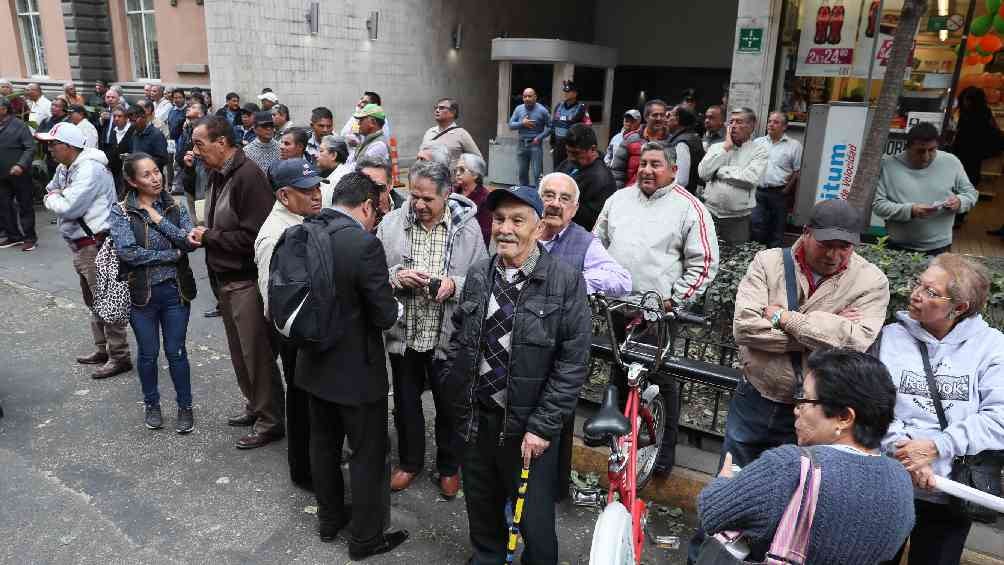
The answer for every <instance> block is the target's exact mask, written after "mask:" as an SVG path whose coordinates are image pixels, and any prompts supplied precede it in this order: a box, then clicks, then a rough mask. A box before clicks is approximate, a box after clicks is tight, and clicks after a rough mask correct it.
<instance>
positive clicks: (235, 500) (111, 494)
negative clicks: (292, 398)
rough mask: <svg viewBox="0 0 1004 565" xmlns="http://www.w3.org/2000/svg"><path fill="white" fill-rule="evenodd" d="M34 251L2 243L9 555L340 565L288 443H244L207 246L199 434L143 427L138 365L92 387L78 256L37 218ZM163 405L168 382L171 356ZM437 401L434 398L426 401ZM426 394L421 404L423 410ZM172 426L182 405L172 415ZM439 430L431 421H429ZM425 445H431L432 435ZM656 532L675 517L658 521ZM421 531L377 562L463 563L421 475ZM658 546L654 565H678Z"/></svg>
mask: <svg viewBox="0 0 1004 565" xmlns="http://www.w3.org/2000/svg"><path fill="white" fill-rule="evenodd" d="M38 219H39V227H40V236H41V237H40V245H39V247H38V249H37V250H36V251H35V252H33V253H30V254H23V253H21V252H20V251H18V250H16V249H11V250H0V403H2V404H3V407H4V409H5V411H6V417H5V418H3V419H2V420H0V563H17V564H22V563H60V564H63V563H101V564H116V563H154V564H160V563H213V564H226V563H235V564H236V563H270V564H271V563H304V564H306V563H346V562H348V561H349V559H348V552H347V548H346V545H345V542H344V541H338V542H336V543H332V544H324V543H321V542H320V541H319V540H318V538H317V536H316V532H315V528H316V520H315V516H313V515H312V514H310V511H311V510H312V506H313V505H314V504H315V502H314V499H313V496H312V495H311V494H310V493H308V492H305V491H302V490H300V489H298V488H296V487H294V486H292V485H291V483H290V482H289V481H288V479H287V474H286V468H285V448H286V446H285V442H284V441H283V442H278V443H275V444H272V445H270V446H268V447H266V448H263V449H259V450H255V451H250V452H245V451H238V450H236V449H234V448H233V442H234V440H235V439H236V438H237V437H238V435H239V430H237V429H235V428H230V427H227V426H226V425H225V423H224V420H225V418H226V417H227V416H228V415H231V414H233V413H235V412H236V411H237V410H238V409H239V408H240V406H241V400H240V395H239V392H238V390H237V386H236V383H235V379H234V376H233V372H232V369H231V367H230V361H229V356H228V355H227V354H226V346H225V341H224V335H223V326H222V323H221V322H220V321H219V319H206V318H203V317H202V315H201V312H202V311H204V310H206V309H207V308H209V307H210V306H211V300H212V294H211V293H210V292H208V283H207V282H206V280H205V268H204V262H203V260H202V256H201V253H197V254H196V256H195V257H194V258H193V264H194V266H195V268H196V275H197V278H198V279H199V289H200V291H201V292H202V294H200V296H199V298H198V299H197V300H196V301H195V305H194V308H193V317H192V321H191V325H190V328H189V355H190V357H191V362H192V369H193V391H194V397H195V415H196V426H197V427H196V430H195V432H194V433H193V434H191V435H189V436H178V435H176V434H174V433H173V431H170V430H169V429H165V430H160V431H150V430H147V429H146V428H145V427H143V425H142V412H143V410H142V402H141V395H140V390H139V383H138V380H137V379H136V376H135V373H129V374H127V375H123V376H120V377H116V378H113V379H109V380H106V381H94V380H91V379H90V378H89V377H88V374H89V371H88V370H87V369H86V368H84V367H81V366H79V365H75V364H74V363H73V358H74V357H75V356H76V355H79V354H83V353H88V352H89V350H90V349H89V348H90V333H89V330H88V325H87V317H88V312H87V310H86V309H85V308H84V307H83V305H82V303H81V299H80V292H79V287H78V283H77V278H76V275H75V274H74V273H73V271H72V268H71V266H70V259H69V251H68V250H67V249H66V247H65V245H64V244H63V243H62V242H61V240H60V239H59V237H58V235H57V234H56V231H55V227H54V226H51V225H49V224H48V219H47V214H46V213H44V212H39V214H38ZM161 365H162V371H161V385H162V388H161V392H162V394H163V395H164V397H165V402H164V406H165V408H167V407H169V406H170V404H171V403H170V400H169V399H170V398H171V397H172V396H173V390H172V388H171V385H170V379H169V378H168V376H167V372H166V366H164V365H165V362H164V360H163V357H161ZM426 400H427V401H428V400H430V399H426ZM428 404H431V402H427V405H428ZM165 416H166V418H165V419H166V422H165V423H166V424H167V425H168V426H171V425H173V418H174V412H173V410H171V409H167V410H165ZM430 431H431V430H430ZM430 445H431V443H430ZM595 516H596V514H595V511H594V510H592V509H588V508H576V507H572V506H569V505H562V506H560V507H559V528H560V532H559V535H560V545H561V561H562V562H563V563H568V564H574V563H585V562H586V561H587V560H588V552H589V541H590V537H591V532H592V525H593V522H594V520H595ZM653 521H654V522H655V523H656V528H657V529H662V530H663V531H664V530H665V529H666V528H667V524H668V523H669V518H667V517H666V516H665V515H662V514H658V515H655V516H653ZM392 522H393V524H394V525H395V526H396V527H402V528H407V529H409V530H410V531H411V532H412V538H411V539H410V540H409V541H408V542H406V543H405V544H404V545H402V546H400V548H399V549H398V551H397V552H395V553H393V554H390V555H386V556H382V557H380V558H373V559H371V560H369V561H368V562H372V563H387V564H391V563H394V564H396V563H405V562H409V563H423V562H424V563H437V564H443V565H446V564H454V563H457V564H459V563H463V562H464V561H465V560H466V558H467V556H468V542H467V521H466V512H465V509H464V505H463V500H462V499H457V500H454V501H450V502H448V501H444V500H440V499H439V497H438V496H437V492H436V489H435V487H434V486H433V485H432V484H431V482H430V481H428V480H426V479H425V477H424V476H423V478H422V479H421V480H419V481H418V482H417V483H416V486H414V487H412V488H411V489H409V490H408V491H406V492H404V493H399V494H395V495H393V497H392ZM682 562H683V550H682V549H681V550H664V549H657V548H651V549H650V550H649V553H648V558H646V563H682Z"/></svg>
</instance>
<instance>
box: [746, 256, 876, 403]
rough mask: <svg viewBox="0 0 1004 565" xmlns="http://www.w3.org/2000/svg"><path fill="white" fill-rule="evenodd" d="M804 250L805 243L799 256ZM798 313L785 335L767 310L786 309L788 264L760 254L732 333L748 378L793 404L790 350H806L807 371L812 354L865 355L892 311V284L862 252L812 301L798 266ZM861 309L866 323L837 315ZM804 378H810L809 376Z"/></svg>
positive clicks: (825, 282)
mask: <svg viewBox="0 0 1004 565" xmlns="http://www.w3.org/2000/svg"><path fill="white" fill-rule="evenodd" d="M801 245H802V240H801V239H799V240H798V241H796V242H795V245H794V246H792V248H793V251H794V250H797V249H798V248H799V247H800V246H801ZM795 271H796V278H797V279H798V302H799V306H798V310H797V311H792V313H791V316H790V317H789V319H788V322H787V323H786V324H785V325H784V328H783V331H782V330H776V329H773V328H772V327H771V324H770V320H768V319H766V318H764V317H763V314H762V312H763V309H764V308H765V307H767V306H770V305H771V304H779V305H782V306H784V305H786V304H787V302H788V301H787V290H786V287H785V280H784V260H783V256H782V251H781V249H779V248H777V249H767V250H765V251H761V252H759V253H757V254H756V257H754V258H753V261H752V262H750V265H749V269H748V270H747V271H746V276H745V277H743V280H742V282H740V283H739V288H738V289H737V291H736V310H735V318H734V319H733V325H732V331H733V333H734V335H735V338H736V343H737V344H738V345H739V352H740V356H741V358H742V370H743V375H744V376H745V377H746V379H747V380H749V382H750V383H751V384H752V385H753V386H754V387H756V389H757V390H758V391H759V392H760V394H762V395H763V396H764V397H765V398H769V399H770V400H773V401H775V402H784V403H789V404H790V403H792V395H793V394H794V388H795V372H794V370H793V369H792V366H791V358H790V357H789V355H788V352H789V351H799V350H800V351H802V352H803V355H802V363H803V371H804V364H805V362H806V361H807V359H808V356H809V353H811V352H812V351H814V350H816V349H820V348H827V347H847V348H850V349H854V350H857V351H864V350H866V349H868V347H869V346H871V344H872V342H873V341H874V340H875V338H876V337H877V336H878V332H879V330H881V329H882V324H883V323H885V318H886V308H887V307H888V306H889V281H888V279H886V276H885V274H884V273H883V272H882V271H881V270H879V268H878V267H876V266H875V265H872V264H871V263H869V262H868V261H866V260H865V259H863V258H862V257H861V256H860V255H858V254H857V253H854V254H853V255H851V258H850V260H849V261H848V264H847V268H846V269H844V270H843V271H841V272H839V273H837V274H835V275H833V276H830V277H827V278H825V279H823V280H822V281H821V282H820V283H819V286H818V287H817V288H816V291H815V292H814V293H813V294H812V296H811V297H809V296H808V295H809V280H808V279H807V278H806V276H805V274H804V273H803V272H802V270H801V269H799V268H798V266H797V264H796V267H795ZM845 308H857V309H858V310H859V311H860V313H861V321H859V322H852V321H850V320H848V319H847V318H844V317H841V316H838V315H837V313H838V312H841V311H842V310H844V309H845ZM803 374H804V373H803Z"/></svg>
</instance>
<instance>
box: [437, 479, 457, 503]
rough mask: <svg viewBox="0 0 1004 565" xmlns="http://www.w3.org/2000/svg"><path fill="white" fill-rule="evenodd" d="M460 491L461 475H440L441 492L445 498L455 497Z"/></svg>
mask: <svg viewBox="0 0 1004 565" xmlns="http://www.w3.org/2000/svg"><path fill="white" fill-rule="evenodd" d="M458 492H460V475H450V476H448V477H443V476H441V477H439V494H441V495H443V498H454V497H455V496H457V493H458Z"/></svg>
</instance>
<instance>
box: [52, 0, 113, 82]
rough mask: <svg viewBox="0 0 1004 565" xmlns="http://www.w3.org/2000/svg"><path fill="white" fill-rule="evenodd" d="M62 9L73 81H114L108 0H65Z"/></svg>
mask: <svg viewBox="0 0 1004 565" xmlns="http://www.w3.org/2000/svg"><path fill="white" fill-rule="evenodd" d="M62 8H63V25H64V26H65V28H66V47H67V50H68V52H69V55H70V73H71V75H72V77H73V80H75V81H79V82H81V83H84V84H87V83H91V82H93V81H95V80H99V79H103V80H114V79H115V60H114V57H113V54H112V52H113V50H112V33H111V26H110V22H109V18H108V2H107V0H62ZM81 91H84V89H81Z"/></svg>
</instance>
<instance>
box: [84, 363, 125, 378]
mask: <svg viewBox="0 0 1004 565" xmlns="http://www.w3.org/2000/svg"><path fill="white" fill-rule="evenodd" d="M129 371H132V362H131V361H114V360H109V361H108V362H107V363H105V364H104V365H102V366H101V368H100V369H98V370H97V371H94V373H93V374H91V378H92V379H107V378H108V377H114V376H115V375H121V374H122V373H128V372H129Z"/></svg>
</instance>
